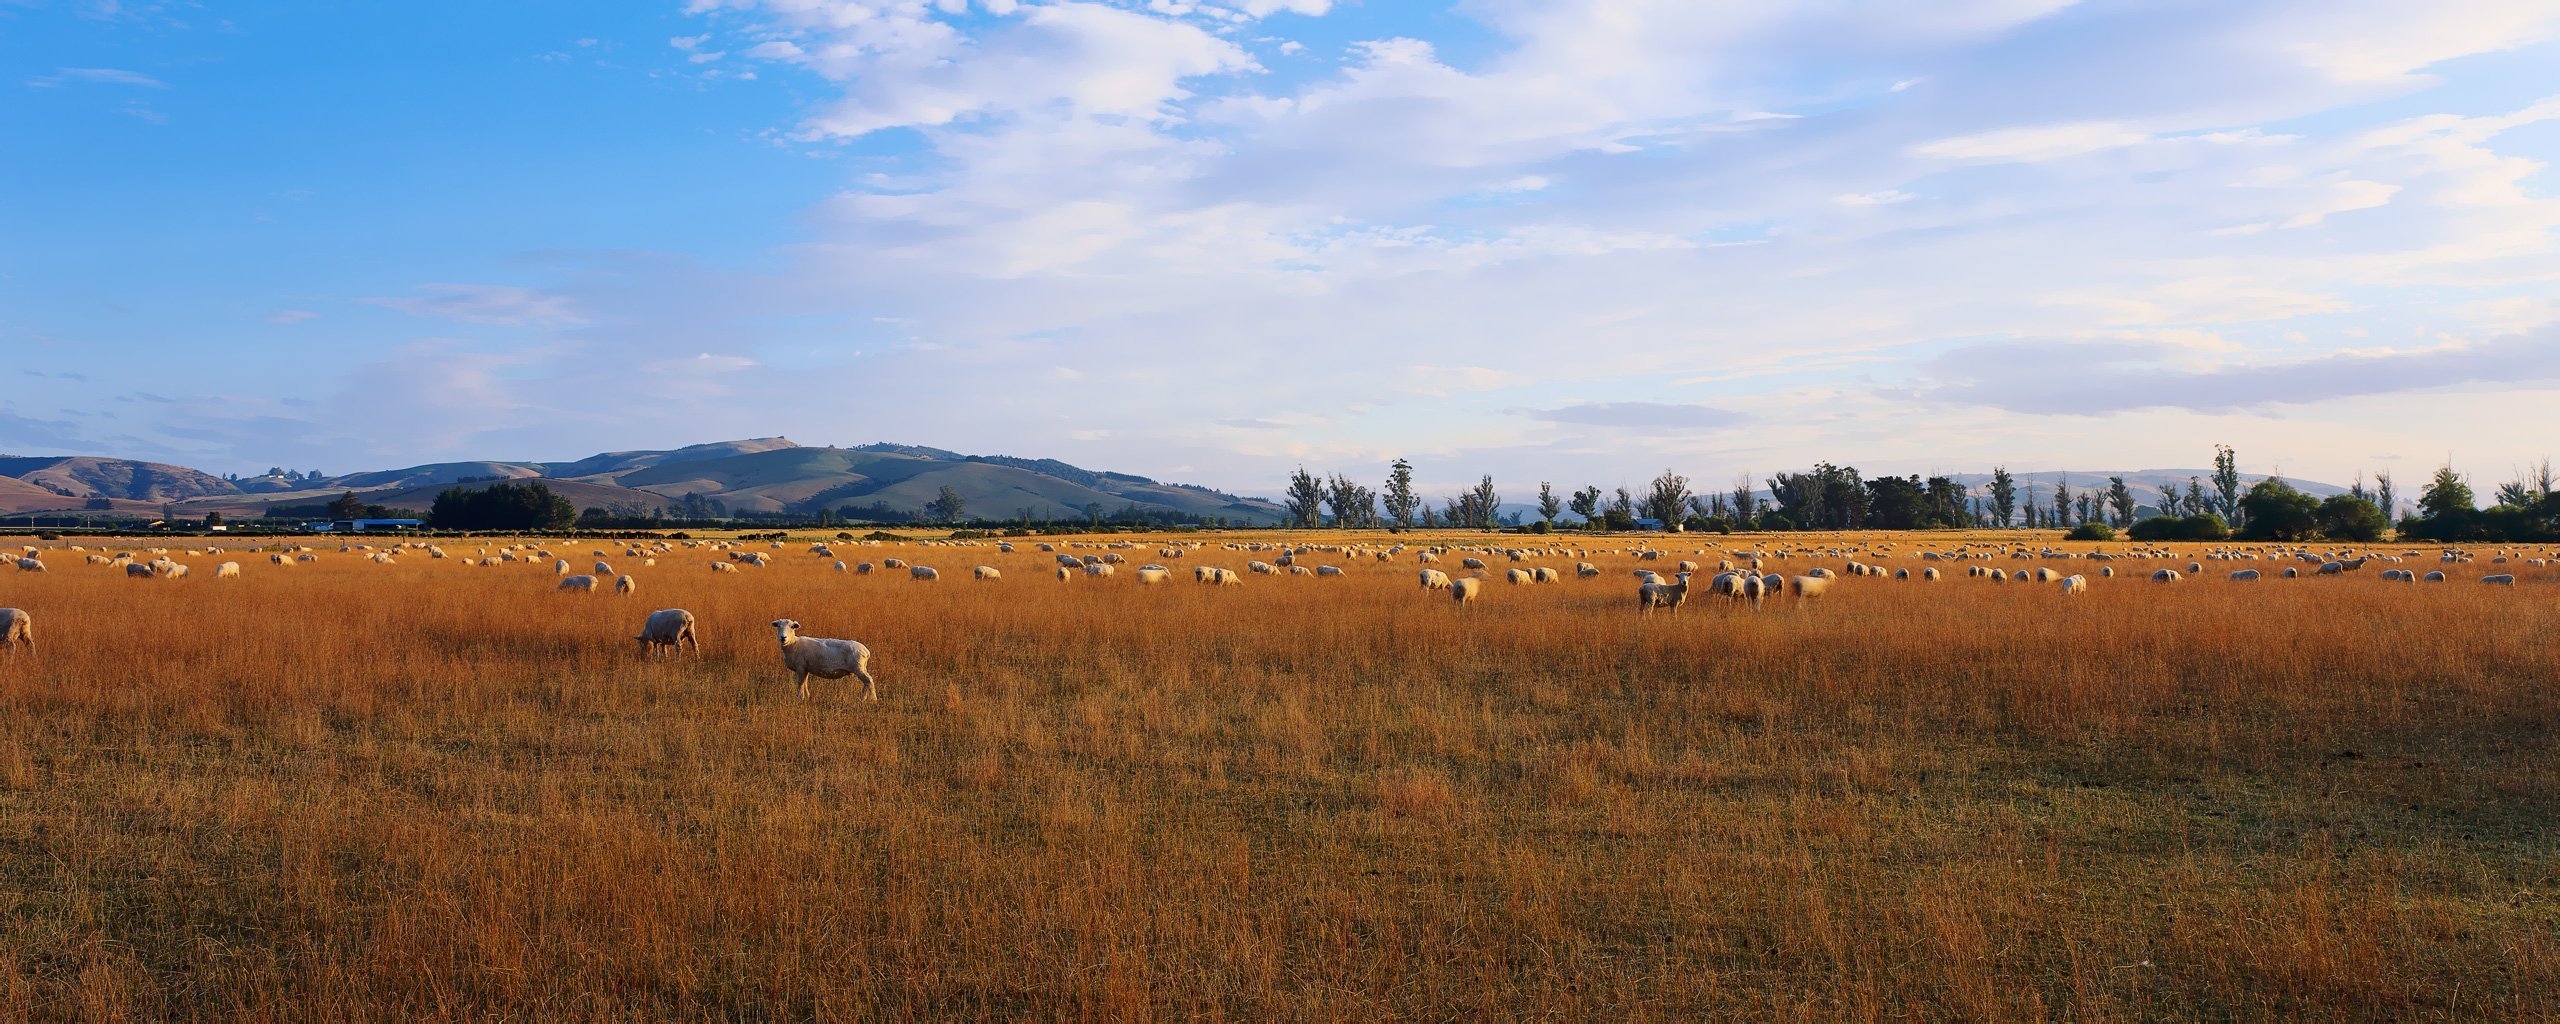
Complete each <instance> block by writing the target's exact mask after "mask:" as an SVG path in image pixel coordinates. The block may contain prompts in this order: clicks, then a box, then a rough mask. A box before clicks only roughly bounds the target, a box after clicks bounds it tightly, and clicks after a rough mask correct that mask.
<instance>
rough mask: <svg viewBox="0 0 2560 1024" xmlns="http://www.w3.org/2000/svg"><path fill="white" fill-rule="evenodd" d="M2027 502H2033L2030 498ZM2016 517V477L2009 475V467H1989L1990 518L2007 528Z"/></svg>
mask: <svg viewBox="0 0 2560 1024" xmlns="http://www.w3.org/2000/svg"><path fill="white" fill-rule="evenodd" d="M2028 504H2030V505H2032V504H2034V501H2032V500H2030V501H2029V502H2028ZM2017 517H2018V478H2017V477H2014V476H2010V475H2009V467H2007V466H1993V467H1991V518H1992V520H1993V521H1994V522H1997V523H1999V524H2000V528H2001V529H2004V530H2005V529H2008V528H2009V524H2010V523H2011V522H2012V521H2014V520H2015V519H2017Z"/></svg>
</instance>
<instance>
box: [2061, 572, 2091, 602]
mask: <svg viewBox="0 0 2560 1024" xmlns="http://www.w3.org/2000/svg"><path fill="white" fill-rule="evenodd" d="M2088 592H2089V578H2088V577H2086V576H2079V575H2074V576H2072V577H2070V578H2068V579H2065V580H2063V581H2062V594H2063V596H2065V597H2074V596H2078V595H2080V594H2086V593H2088Z"/></svg>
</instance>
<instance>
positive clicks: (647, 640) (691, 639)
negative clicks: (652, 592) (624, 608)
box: [623, 576, 702, 658]
mask: <svg viewBox="0 0 2560 1024" xmlns="http://www.w3.org/2000/svg"><path fill="white" fill-rule="evenodd" d="M623 578H624V579H630V578H631V577H628V576H625V577H623ZM632 639H634V640H638V641H640V653H642V654H644V655H647V656H649V657H652V658H654V657H657V656H658V648H661V647H664V648H667V656H668V657H670V658H672V657H675V656H676V655H679V654H682V653H684V645H686V644H692V645H693V653H695V654H700V653H702V638H700V637H697V636H695V635H694V634H693V613H692V612H689V611H686V610H684V609H682V608H668V609H666V610H664V611H654V612H650V613H649V617H648V619H646V620H644V621H642V622H641V623H640V635H639V636H636V637H633V638H632Z"/></svg>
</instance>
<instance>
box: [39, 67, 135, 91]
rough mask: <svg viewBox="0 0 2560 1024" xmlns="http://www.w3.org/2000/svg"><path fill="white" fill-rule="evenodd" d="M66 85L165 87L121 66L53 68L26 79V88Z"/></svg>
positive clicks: (52, 87) (54, 87) (48, 87)
mask: <svg viewBox="0 0 2560 1024" xmlns="http://www.w3.org/2000/svg"><path fill="white" fill-rule="evenodd" d="M66 85H133V86H140V87H142V88H146V89H166V88H168V87H169V83H167V82H163V81H161V80H159V79H157V78H153V77H151V76H150V75H146V74H143V73H142V72H139V71H126V70H124V69H122V68H55V69H53V73H52V74H50V75H38V76H36V77H34V78H30V79H27V86H28V88H32V89H59V88H62V87H63V86H66Z"/></svg>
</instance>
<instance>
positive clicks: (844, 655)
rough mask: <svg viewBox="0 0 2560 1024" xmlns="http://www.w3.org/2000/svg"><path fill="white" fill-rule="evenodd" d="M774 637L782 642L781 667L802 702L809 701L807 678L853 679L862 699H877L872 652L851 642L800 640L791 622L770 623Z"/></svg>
mask: <svg viewBox="0 0 2560 1024" xmlns="http://www.w3.org/2000/svg"><path fill="white" fill-rule="evenodd" d="M773 634H774V637H775V639H778V640H780V641H781V642H782V667H783V669H784V670H785V671H787V672H790V673H791V675H792V677H793V680H794V681H795V682H797V683H798V684H799V687H800V699H801V700H808V699H809V677H810V676H816V677H818V678H820V679H842V678H844V677H846V676H854V677H856V678H859V679H861V680H862V699H864V700H879V699H880V684H879V683H878V682H877V681H875V680H873V679H872V678H871V648H868V647H864V646H862V645H861V644H860V643H857V642H855V641H852V640H829V639H825V638H823V637H813V636H801V635H800V623H799V622H797V621H795V620H792V619H775V620H773Z"/></svg>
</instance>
